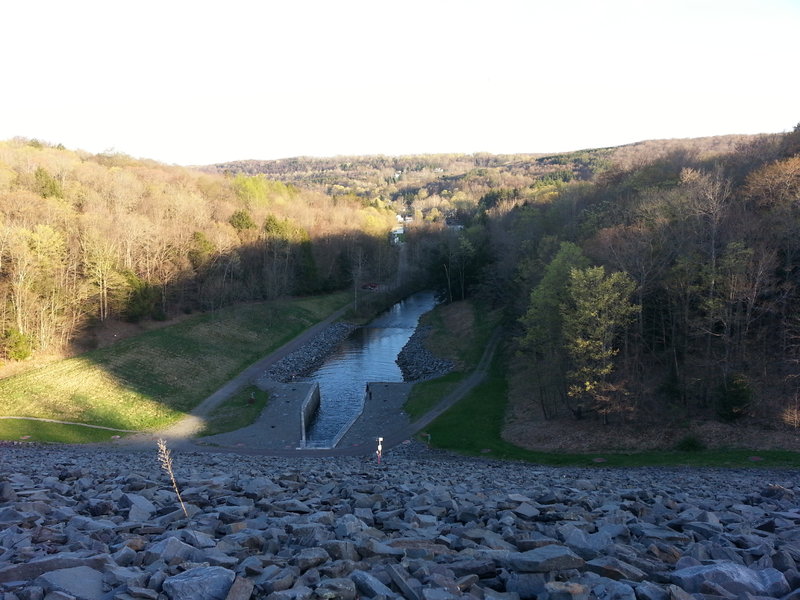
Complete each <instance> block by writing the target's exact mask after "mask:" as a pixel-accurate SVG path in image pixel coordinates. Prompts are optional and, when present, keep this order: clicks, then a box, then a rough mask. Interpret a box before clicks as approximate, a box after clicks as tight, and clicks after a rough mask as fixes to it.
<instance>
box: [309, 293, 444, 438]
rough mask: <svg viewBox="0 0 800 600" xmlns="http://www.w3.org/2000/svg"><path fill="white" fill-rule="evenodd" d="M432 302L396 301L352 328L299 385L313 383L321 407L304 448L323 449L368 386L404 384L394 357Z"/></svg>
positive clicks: (425, 298) (427, 296) (424, 296)
mask: <svg viewBox="0 0 800 600" xmlns="http://www.w3.org/2000/svg"><path fill="white" fill-rule="evenodd" d="M435 304H436V300H435V298H434V295H433V293H432V292H419V293H417V294H414V295H413V296H409V297H408V298H406V299H405V300H403V301H402V302H398V303H397V304H395V305H394V306H392V307H391V308H390V309H389V310H387V311H386V312H384V313H382V314H381V315H379V316H378V317H376V318H375V320H373V321H372V322H371V323H369V324H368V325H365V326H364V327H360V328H358V329H356V330H355V331H354V332H353V333H352V334H351V335H350V337H348V338H347V339H346V340H344V341H343V342H342V344H341V345H340V346H339V348H337V349H336V351H335V352H333V353H332V354H331V355H330V356H329V357H328V358H327V359H326V360H325V362H324V363H323V364H322V365H321V366H320V367H319V368H318V369H317V370H316V371H315V372H314V373H312V374H311V375H310V376H308V377H305V378H304V381H316V382H318V383H319V388H320V397H321V400H320V407H319V412H318V413H317V416H316V418H315V420H314V422H313V424H312V425H311V428H310V429H309V432H308V445H309V446H327V445H330V443H331V442H332V441H333V439H334V438H335V437H336V435H337V434H338V433H339V432H340V431H341V430H342V429H343V428H344V427H346V426H347V424H348V423H349V422H350V421H351V420H352V419H353V418H354V417H355V416H356V415H358V413H359V412H360V411H361V406H362V403H363V401H364V394H365V391H366V384H367V382H374V381H386V382H399V381H403V374H402V373H401V372H400V367H398V366H397V363H396V362H395V359H396V358H397V355H398V354H399V353H400V350H402V349H403V346H405V345H406V342H408V339H409V338H410V337H411V335H412V334H413V333H414V330H415V329H416V328H417V324H418V323H419V318H420V316H421V315H423V314H424V313H426V312H428V311H429V310H431V309H432V308H433V307H434V305H435Z"/></svg>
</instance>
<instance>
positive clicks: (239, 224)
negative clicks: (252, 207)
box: [228, 210, 256, 233]
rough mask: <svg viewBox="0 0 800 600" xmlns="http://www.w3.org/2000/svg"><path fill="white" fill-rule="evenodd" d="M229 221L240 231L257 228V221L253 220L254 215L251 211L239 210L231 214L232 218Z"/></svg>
mask: <svg viewBox="0 0 800 600" xmlns="http://www.w3.org/2000/svg"><path fill="white" fill-rule="evenodd" d="M228 223H230V224H231V225H232V226H233V228H234V229H235V230H236V231H238V232H239V233H241V232H243V231H246V230H248V229H255V228H256V222H255V221H253V217H251V216H250V213H249V212H247V211H246V210H237V211H236V212H235V213H233V214H232V215H231V218H230V219H228Z"/></svg>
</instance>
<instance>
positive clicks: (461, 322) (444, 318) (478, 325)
mask: <svg viewBox="0 0 800 600" xmlns="http://www.w3.org/2000/svg"><path fill="white" fill-rule="evenodd" d="M496 322H497V316H496V315H489V314H488V313H487V312H486V311H482V310H480V309H479V308H478V307H476V306H474V305H473V304H472V303H470V302H455V303H453V304H445V305H439V306H437V307H436V308H434V309H433V310H432V311H431V312H429V313H427V314H425V315H423V317H422V319H421V324H422V325H428V326H431V327H432V328H433V331H432V332H431V335H430V336H429V337H428V339H427V340H426V345H427V346H428V347H429V348H430V349H431V351H432V352H433V353H434V354H436V355H437V356H440V357H442V358H446V359H448V360H450V361H452V362H453V363H454V364H455V369H454V370H453V371H452V372H451V373H448V374H447V375H444V376H443V377H438V378H436V379H432V380H430V381H423V382H420V383H418V384H416V385H415V386H414V387H413V388H412V389H411V392H410V394H409V396H408V400H407V401H406V403H405V406H404V407H403V408H404V409H405V411H406V412H407V413H408V416H409V417H410V418H411V421H412V422H413V421H416V420H417V419H419V418H420V417H421V416H423V415H424V414H425V413H427V412H428V411H429V410H430V409H431V408H433V407H434V406H435V405H436V404H437V403H438V402H439V400H441V399H442V398H444V397H445V396H446V395H447V394H449V393H450V392H451V391H453V390H454V389H455V388H456V386H457V385H458V384H459V383H460V382H461V380H462V379H464V378H465V377H466V376H467V374H468V373H469V372H470V371H472V370H473V369H474V368H475V366H476V365H477V364H478V361H479V360H480V358H481V354H482V353H483V348H484V347H485V345H486V343H487V341H488V339H489V336H490V335H491V333H492V328H493V327H494V325H495V324H496Z"/></svg>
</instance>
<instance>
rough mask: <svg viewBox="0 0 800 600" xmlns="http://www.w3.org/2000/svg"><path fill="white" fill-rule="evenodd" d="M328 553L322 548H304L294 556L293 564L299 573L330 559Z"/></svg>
mask: <svg viewBox="0 0 800 600" xmlns="http://www.w3.org/2000/svg"><path fill="white" fill-rule="evenodd" d="M330 558H331V557H330V556H329V555H328V553H327V552H326V551H325V550H324V549H322V548H304V549H303V550H301V551H300V552H299V553H298V554H297V556H296V557H295V564H296V565H297V568H299V569H300V572H301V573H305V572H306V571H308V570H309V569H311V568H313V567H318V566H319V565H321V564H323V563H325V562H327V561H329V560H330Z"/></svg>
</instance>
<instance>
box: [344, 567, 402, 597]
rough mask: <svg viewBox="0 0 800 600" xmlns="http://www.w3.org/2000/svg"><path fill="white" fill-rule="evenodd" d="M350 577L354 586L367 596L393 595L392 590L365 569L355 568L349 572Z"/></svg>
mask: <svg viewBox="0 0 800 600" xmlns="http://www.w3.org/2000/svg"><path fill="white" fill-rule="evenodd" d="M350 578H351V579H352V580H353V582H354V583H355V584H356V587H357V588H358V590H359V591H360V592H361V593H362V594H366V595H367V596H378V595H380V594H382V595H384V596H386V597H393V596H394V592H392V590H391V589H389V588H388V587H386V585H385V584H383V583H381V581H380V580H378V579H377V578H376V577H375V576H374V575H372V574H370V573H367V572H366V571H361V570H355V571H353V572H352V573H350Z"/></svg>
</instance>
